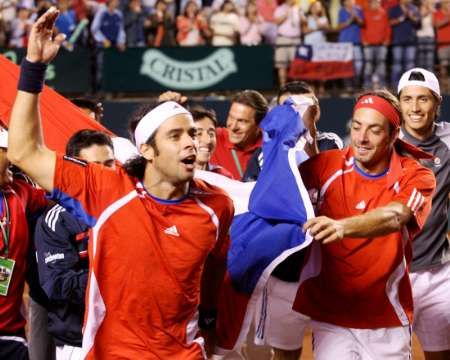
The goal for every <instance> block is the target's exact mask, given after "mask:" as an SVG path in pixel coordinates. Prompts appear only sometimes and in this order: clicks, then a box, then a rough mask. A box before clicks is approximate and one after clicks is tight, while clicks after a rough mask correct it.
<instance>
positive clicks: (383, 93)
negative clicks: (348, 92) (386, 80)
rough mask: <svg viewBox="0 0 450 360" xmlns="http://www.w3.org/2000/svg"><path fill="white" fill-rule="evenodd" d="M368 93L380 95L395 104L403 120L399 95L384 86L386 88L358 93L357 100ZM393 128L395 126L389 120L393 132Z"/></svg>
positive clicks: (390, 129) (394, 106)
mask: <svg viewBox="0 0 450 360" xmlns="http://www.w3.org/2000/svg"><path fill="white" fill-rule="evenodd" d="M367 95H373V96H378V97H380V98H383V99H384V100H386V101H388V102H389V103H390V104H391V105H392V106H393V108H394V109H395V111H396V112H397V115H398V117H399V119H400V122H401V121H402V112H401V110H400V102H399V100H398V99H397V97H396V96H395V95H394V94H392V93H391V92H390V91H389V90H387V89H385V88H384V89H379V90H368V91H364V92H362V93H360V94H358V95H357V97H356V102H358V101H359V99H361V98H362V97H363V96H367ZM393 130H394V126H393V125H392V124H391V122H389V131H390V132H391V133H392V131H393Z"/></svg>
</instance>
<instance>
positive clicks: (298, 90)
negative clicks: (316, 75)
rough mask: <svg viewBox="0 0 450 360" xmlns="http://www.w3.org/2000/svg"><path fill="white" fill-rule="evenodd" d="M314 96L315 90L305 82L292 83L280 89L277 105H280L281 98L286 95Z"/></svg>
mask: <svg viewBox="0 0 450 360" xmlns="http://www.w3.org/2000/svg"><path fill="white" fill-rule="evenodd" d="M309 93H312V94H314V89H313V88H312V87H311V85H309V84H308V83H307V82H305V81H291V82H288V83H287V84H285V85H283V86H282V87H280V89H279V90H278V95H277V104H279V103H280V98H281V97H282V96H283V95H286V94H292V95H302V94H309Z"/></svg>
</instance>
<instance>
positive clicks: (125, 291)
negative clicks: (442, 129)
mask: <svg viewBox="0 0 450 360" xmlns="http://www.w3.org/2000/svg"><path fill="white" fill-rule="evenodd" d="M57 16H58V11H57V10H56V9H55V8H51V9H50V10H49V11H47V12H46V13H45V14H44V15H43V16H42V17H41V18H40V19H38V20H37V22H36V23H35V24H34V25H33V28H32V31H31V36H30V41H29V47H28V50H27V56H26V60H25V61H24V62H23V63H22V71H21V78H20V80H19V91H18V94H17V98H16V102H15V104H14V107H13V110H12V114H11V121H10V143H9V150H8V156H9V157H10V159H11V160H12V162H13V163H14V164H16V165H17V166H19V167H20V168H22V169H23V170H24V171H26V172H27V173H28V174H29V175H30V176H31V177H32V178H34V179H35V180H36V181H37V182H38V183H39V184H40V185H41V186H42V187H43V188H45V189H47V190H48V191H52V192H53V196H54V197H55V198H56V199H57V200H58V201H59V202H60V203H61V205H63V206H65V207H66V208H69V207H70V209H71V211H72V213H73V214H76V215H77V217H79V218H80V219H82V220H83V221H84V222H85V223H86V224H87V225H89V226H90V227H92V228H93V229H92V241H90V242H89V264H90V272H89V284H88V290H87V295H86V298H87V304H86V307H87V310H86V316H85V326H84V331H83V343H82V356H83V358H87V359H117V358H120V359H145V360H147V359H148V360H150V359H152V360H156V359H189V360H190V359H204V358H205V356H206V355H205V348H204V339H203V337H202V336H201V335H200V334H199V331H198V330H199V329H198V322H199V317H200V324H201V325H204V326H205V327H207V326H208V325H210V321H212V320H213V314H214V307H215V305H216V302H217V293H218V288H219V286H220V284H221V282H222V279H223V274H224V271H225V264H226V253H227V249H228V228H229V225H230V222H231V219H232V216H233V206H232V203H231V200H230V199H229V198H228V197H227V196H226V195H225V194H224V193H223V192H222V191H221V190H219V189H218V188H216V187H214V186H211V185H209V184H207V183H205V182H203V181H201V180H193V176H194V168H195V165H194V163H195V160H196V149H195V141H194V140H195V132H196V129H195V126H194V122H193V120H192V116H191V114H190V113H189V112H188V111H187V110H186V109H184V108H183V107H182V106H181V105H179V104H177V103H175V102H171V101H169V102H165V103H163V104H161V105H159V106H157V107H156V108H154V109H153V110H151V111H150V112H148V113H147V114H146V115H145V116H144V117H143V118H142V119H141V120H140V121H139V122H138V124H137V126H136V128H135V130H134V137H135V140H136V146H137V148H138V149H139V152H140V156H138V157H136V158H134V159H133V160H131V161H130V162H128V163H127V164H126V166H125V167H124V168H122V167H118V168H117V169H116V170H113V169H110V168H107V167H104V166H101V165H98V164H93V163H89V164H88V163H86V162H84V161H82V160H79V159H74V158H70V157H67V156H62V155H58V154H56V153H54V152H53V151H50V150H49V149H47V148H46V147H45V146H44V144H43V143H42V139H41V137H40V136H39V134H40V133H41V130H40V126H41V124H40V121H39V95H38V94H39V92H40V91H41V90H42V87H43V79H44V75H45V70H46V64H47V63H48V62H50V61H51V60H52V59H53V58H54V56H55V55H56V54H57V52H58V49H59V47H60V45H61V43H62V41H63V37H61V36H59V35H58V36H57V37H55V38H54V39H52V37H51V36H49V35H50V34H51V32H52V30H53V27H54V22H55V19H56V17H57ZM206 290H207V291H206ZM199 305H200V308H199ZM199 310H200V311H199ZM205 319H207V320H208V321H206V320H205Z"/></svg>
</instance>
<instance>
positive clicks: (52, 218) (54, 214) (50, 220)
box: [44, 204, 66, 232]
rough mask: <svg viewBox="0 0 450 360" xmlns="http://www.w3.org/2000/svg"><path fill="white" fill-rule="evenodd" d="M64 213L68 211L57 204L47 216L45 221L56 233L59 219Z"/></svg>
mask: <svg viewBox="0 0 450 360" xmlns="http://www.w3.org/2000/svg"><path fill="white" fill-rule="evenodd" d="M64 211H66V209H64V208H63V207H62V206H60V205H58V204H56V205H55V206H53V207H52V208H51V209H50V210H49V211H48V212H47V214H46V215H45V218H44V221H45V223H46V224H47V226H48V227H49V228H50V229H52V231H53V232H55V231H56V223H57V221H58V219H59V215H60V214H61V213H62V212H64Z"/></svg>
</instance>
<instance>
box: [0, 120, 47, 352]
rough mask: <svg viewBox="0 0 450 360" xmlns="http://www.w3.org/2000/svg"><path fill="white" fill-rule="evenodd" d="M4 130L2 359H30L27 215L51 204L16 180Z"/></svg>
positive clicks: (0, 174) (0, 167)
mask: <svg viewBox="0 0 450 360" xmlns="http://www.w3.org/2000/svg"><path fill="white" fill-rule="evenodd" d="M7 147H8V133H7V131H6V130H4V129H1V130H0V196H1V198H0V214H1V215H0V216H1V219H0V228H1V234H0V359H1V360H9V359H17V360H22V359H24V360H25V359H28V349H27V343H26V340H25V318H24V317H23V316H22V312H21V308H22V296H23V289H24V285H25V272H26V270H27V257H28V254H29V251H30V239H29V232H28V220H27V216H28V215H31V214H32V213H34V212H36V211H38V210H43V209H44V207H45V206H46V205H47V200H46V199H45V196H44V192H43V191H42V190H36V189H34V188H33V187H31V186H30V185H28V184H27V183H25V182H24V181H21V180H17V179H14V180H13V177H12V173H11V171H10V170H9V162H8V160H7V158H6V149H7Z"/></svg>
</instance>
